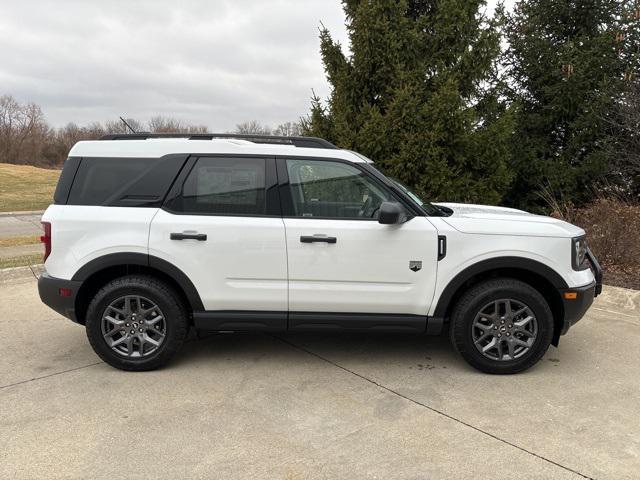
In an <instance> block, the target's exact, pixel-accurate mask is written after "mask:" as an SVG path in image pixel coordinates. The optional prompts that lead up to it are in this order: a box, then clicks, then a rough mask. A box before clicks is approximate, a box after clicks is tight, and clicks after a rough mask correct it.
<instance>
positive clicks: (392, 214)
mask: <svg viewBox="0 0 640 480" xmlns="http://www.w3.org/2000/svg"><path fill="white" fill-rule="evenodd" d="M404 221H406V215H405V213H404V209H403V208H402V205H400V204H399V203H397V202H382V204H381V205H380V211H379V213H378V223H381V224H383V225H395V224H397V223H402V222H404Z"/></svg>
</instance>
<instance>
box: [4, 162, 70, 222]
mask: <svg viewBox="0 0 640 480" xmlns="http://www.w3.org/2000/svg"><path fill="white" fill-rule="evenodd" d="M58 176H60V170H47V169H46V168H37V167H31V166H29V165H11V164H8V163H0V212H15V211H19V210H44V209H45V208H47V207H48V206H49V204H51V203H52V202H53V191H54V190H55V188H56V183H57V182H58Z"/></svg>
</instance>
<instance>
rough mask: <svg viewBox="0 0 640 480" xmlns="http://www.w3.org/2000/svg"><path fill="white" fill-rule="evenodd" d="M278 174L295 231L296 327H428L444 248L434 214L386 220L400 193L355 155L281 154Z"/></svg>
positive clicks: (292, 293) (292, 323)
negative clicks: (382, 214)
mask: <svg viewBox="0 0 640 480" xmlns="http://www.w3.org/2000/svg"><path fill="white" fill-rule="evenodd" d="M278 176H279V178H280V180H281V184H282V190H281V197H282V205H283V214H284V222H285V228H286V237H287V251H288V266H289V310H290V314H289V328H290V329H312V328H326V327H349V326H354V327H356V328H393V327H394V326H395V327H397V328H398V329H411V330H423V329H424V328H425V326H426V315H427V312H428V310H429V306H430V303H431V299H432V297H433V292H434V288H435V281H436V265H437V250H438V247H437V242H438V240H437V231H436V229H435V227H434V226H433V225H432V224H431V222H429V220H428V219H427V217H424V216H414V217H413V218H411V219H410V220H409V221H407V222H405V223H402V224H399V225H382V224H380V223H378V221H377V213H378V210H379V208H380V205H381V203H382V202H386V201H392V202H393V201H399V199H398V198H397V197H396V196H395V195H394V194H393V192H391V191H390V190H389V189H388V188H387V187H386V186H385V185H384V184H383V183H382V182H380V181H379V180H377V179H376V178H374V177H373V176H372V175H370V174H368V173H367V172H366V171H365V170H364V169H361V168H359V167H358V165H356V164H353V163H350V162H344V161H341V160H335V159H310V158H288V159H287V158H279V159H278ZM320 313H322V314H327V315H319V314H320ZM361 313H362V314H368V315H361V316H359V315H357V314H361ZM345 314H349V315H345ZM394 315H396V316H394ZM412 316H415V317H412Z"/></svg>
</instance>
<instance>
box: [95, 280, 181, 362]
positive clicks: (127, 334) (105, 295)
mask: <svg viewBox="0 0 640 480" xmlns="http://www.w3.org/2000/svg"><path fill="white" fill-rule="evenodd" d="M86 329H87V337H88V338H89V343H91V346H92V347H93V349H94V351H95V352H96V353H97V354H98V356H99V357H100V358H101V359H102V360H104V361H105V362H107V363H108V364H109V365H111V366H113V367H116V368H119V369H122V370H153V369H155V368H158V367H161V366H163V365H164V364H166V363H167V362H168V361H169V360H170V359H171V357H173V355H174V354H175V353H176V352H177V351H178V350H179V348H180V347H181V345H182V343H183V341H184V339H185V337H186V335H187V330H188V323H187V315H186V311H185V308H184V306H183V304H182V302H181V300H180V297H179V296H178V295H177V293H176V292H175V291H174V290H173V289H172V288H171V287H169V286H168V285H166V284H165V283H163V282H161V281H159V280H158V279H156V278H154V277H150V276H146V275H131V276H126V277H121V278H117V279H115V280H112V281H110V282H109V283H107V284H106V285H104V286H103V287H102V288H101V289H100V290H99V291H98V292H97V293H96V295H95V296H94V297H93V299H92V300H91V302H90V304H89V307H88V309H87V316H86Z"/></svg>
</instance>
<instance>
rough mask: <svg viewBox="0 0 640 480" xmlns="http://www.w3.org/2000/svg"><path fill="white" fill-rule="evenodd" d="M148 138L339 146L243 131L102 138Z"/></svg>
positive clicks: (321, 139) (143, 134)
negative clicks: (227, 139)
mask: <svg viewBox="0 0 640 480" xmlns="http://www.w3.org/2000/svg"><path fill="white" fill-rule="evenodd" d="M148 138H188V139H189V140H213V139H214V138H237V139H240V140H248V141H251V142H254V143H270V144H278V145H293V146H296V147H301V148H330V149H336V148H338V147H336V146H335V145H334V144H332V143H330V142H328V141H326V140H325V139H323V138H318V137H282V136H277V135H251V134H241V133H114V134H109V135H104V136H102V137H101V138H100V140H146V139H148Z"/></svg>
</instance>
